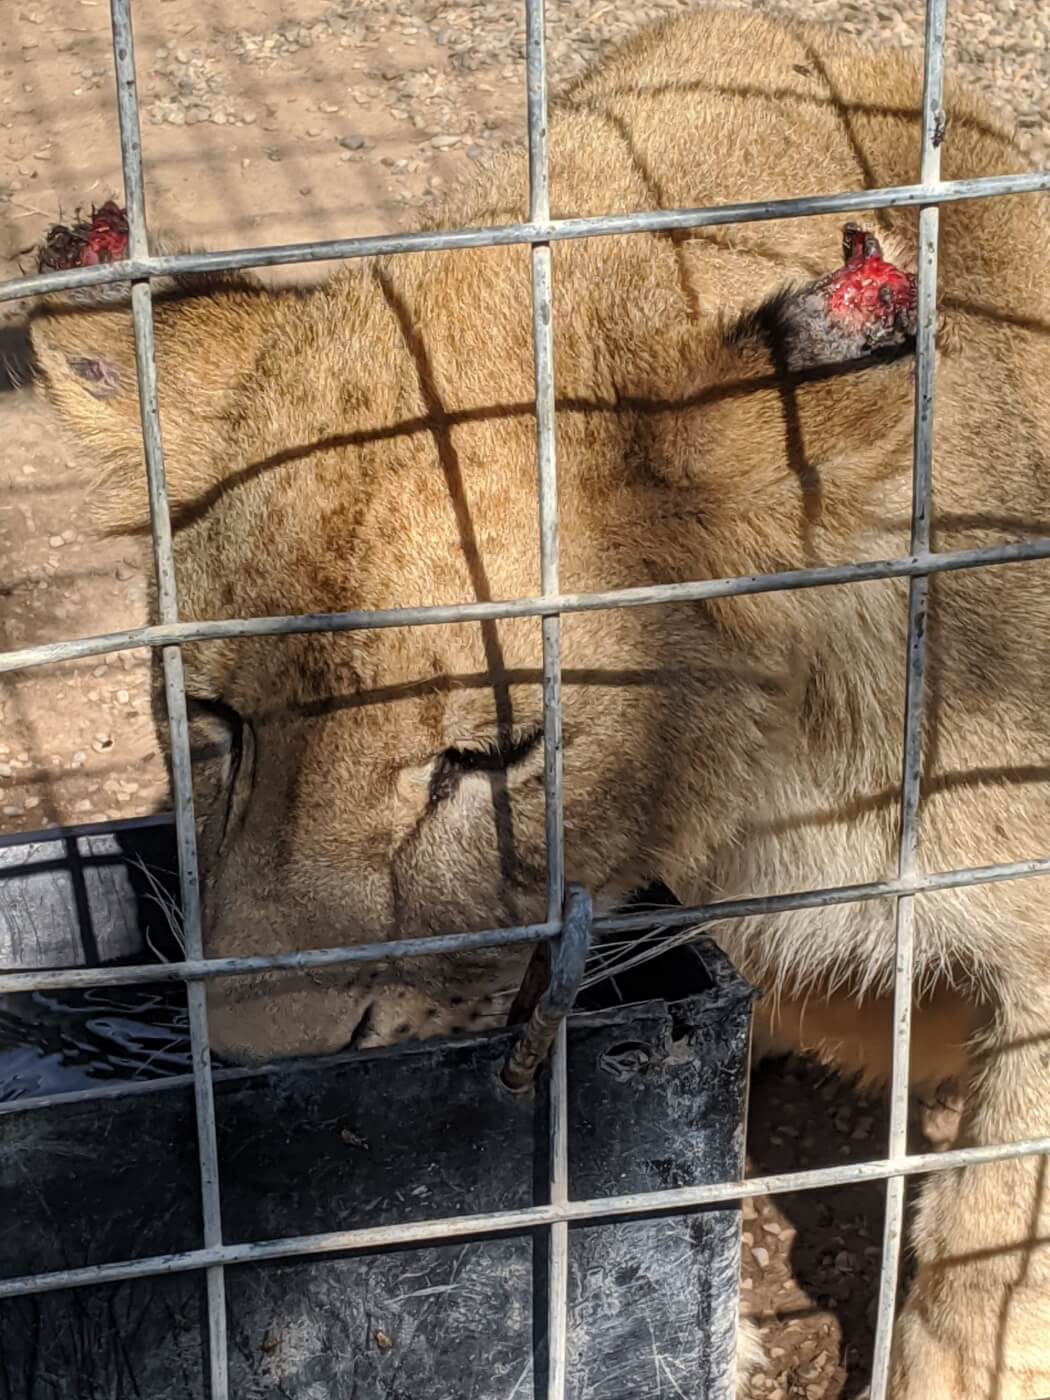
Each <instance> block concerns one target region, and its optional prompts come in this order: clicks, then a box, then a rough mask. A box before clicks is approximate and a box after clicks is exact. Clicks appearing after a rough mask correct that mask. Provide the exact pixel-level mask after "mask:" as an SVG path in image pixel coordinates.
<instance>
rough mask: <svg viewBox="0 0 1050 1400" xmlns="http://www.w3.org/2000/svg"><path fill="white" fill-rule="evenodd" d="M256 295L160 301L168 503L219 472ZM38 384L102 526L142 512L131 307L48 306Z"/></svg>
mask: <svg viewBox="0 0 1050 1400" xmlns="http://www.w3.org/2000/svg"><path fill="white" fill-rule="evenodd" d="M259 301H260V298H259V297H258V295H253V294H251V293H248V292H246V291H228V292H220V293H218V294H213V295H210V296H209V295H205V296H197V297H188V298H187V297H182V296H175V297H172V298H171V299H163V298H161V299H158V300H157V302H156V303H155V306H154V337H155V354H156V365H157V399H158V406H159V409H160V423H161V435H162V440H163V444H164V455H165V464H166V467H167V478H168V488H169V497H170V499H171V504H172V507H173V508H176V507H177V506H178V505H179V504H181V503H186V502H189V501H192V500H193V499H195V498H198V497H200V496H203V495H206V494H207V493H208V492H209V490H210V489H211V488H213V487H214V485H215V483H216V480H217V478H218V476H219V474H220V473H221V467H222V464H223V457H224V452H225V446H224V443H225V437H224V426H223V425H224V420H225V418H226V416H227V412H228V402H229V396H230V394H231V393H232V392H234V390H235V389H236V386H237V385H238V383H239V382H241V381H242V380H243V376H244V373H245V371H246V369H247V368H248V361H249V357H250V356H252V355H254V353H256V344H257V340H258V336H257V335H256V334H255V321H256V320H257V316H256V314H255V313H256V312H257V311H258V309H260V308H259V307H258V302H259ZM29 337H30V342H31V345H32V349H33V357H34V361H35V369H36V372H37V378H38V381H39V382H40V383H41V384H42V386H43V388H44V392H45V394H46V396H47V398H48V399H49V400H50V402H51V403H52V404H53V406H54V407H55V408H56V409H57V411H58V413H59V416H60V417H61V418H62V420H63V422H64V423H65V425H66V426H67V428H68V429H69V430H70V432H71V435H72V438H73V441H74V444H75V447H76V450H77V453H78V457H79V458H80V460H81V461H82V462H84V463H85V465H86V466H87V468H88V469H89V471H90V473H91V476H92V478H93V479H94V482H95V487H94V490H93V492H92V513H93V515H94V516H95V519H96V521H97V522H98V523H99V524H100V525H101V526H103V527H104V528H106V529H109V530H115V531H135V530H140V529H144V528H145V526H146V524H147V519H148V507H147V496H146V487H145V467H144V460H143V447H142V430H141V421H140V416H139V396H138V381H137V375H136V369H135V341H134V333H133V329H132V318H131V309H130V305H129V303H128V301H127V300H125V301H124V302H123V304H117V303H116V302H115V301H114V299H112V298H110V299H107V301H105V302H102V303H101V304H95V305H93V304H91V303H88V302H78V301H76V300H73V299H70V300H68V301H56V302H54V303H44V305H43V306H42V307H41V308H40V309H39V310H38V311H37V312H36V313H35V314H34V315H33V318H32V320H31V321H30V324H29Z"/></svg>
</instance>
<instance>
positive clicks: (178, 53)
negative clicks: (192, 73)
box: [175, 49, 190, 63]
mask: <svg viewBox="0 0 1050 1400" xmlns="http://www.w3.org/2000/svg"><path fill="white" fill-rule="evenodd" d="M189 61H190V56H189V54H188V53H187V52H186V50H185V49H176V50H175V62H176V63H189Z"/></svg>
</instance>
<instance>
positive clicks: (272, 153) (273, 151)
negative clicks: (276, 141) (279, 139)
mask: <svg viewBox="0 0 1050 1400" xmlns="http://www.w3.org/2000/svg"><path fill="white" fill-rule="evenodd" d="M266 159H267V160H284V156H283V155H282V154H281V152H280V151H279V150H278V149H277V147H276V146H271V147H270V149H269V150H268V151H267V152H266Z"/></svg>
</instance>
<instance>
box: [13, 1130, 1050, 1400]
mask: <svg viewBox="0 0 1050 1400" xmlns="http://www.w3.org/2000/svg"><path fill="white" fill-rule="evenodd" d="M1047 1154H1050V1137H1041V1138H1026V1139H1025V1140H1024V1141H1023V1142H1011V1143H1004V1144H1002V1145H1001V1146H996V1147H960V1148H954V1149H952V1150H951V1151H948V1152H923V1153H914V1154H912V1155H910V1156H906V1157H896V1158H889V1157H888V1158H884V1159H882V1160H879V1161H874V1162H851V1163H845V1164H843V1165H842V1166H838V1167H811V1168H808V1169H807V1170H805V1171H799V1172H783V1173H779V1174H777V1175H771V1176H752V1177H747V1178H745V1179H743V1180H740V1181H720V1182H715V1183H713V1184H711V1185H703V1186H675V1187H664V1188H662V1189H660V1190H657V1191H645V1192H638V1193H635V1194H628V1195H623V1196H592V1197H589V1198H588V1199H586V1200H582V1201H564V1202H562V1203H561V1204H554V1203H552V1204H550V1205H542V1206H522V1207H520V1208H519V1209H517V1210H504V1211H493V1212H491V1213H490V1214H484V1215H481V1214H477V1215H452V1216H445V1217H442V1218H441V1219H439V1220H420V1221H415V1222H408V1223H406V1224H404V1225H377V1226H373V1227H370V1228H365V1229H360V1230H339V1231H330V1232H327V1233H324V1234H317V1235H300V1236H295V1237H292V1236H289V1237H288V1238H285V1239H279V1240H263V1241H260V1242H258V1243H253V1244H227V1245H223V1246H222V1247H221V1248H214V1249H195V1250H187V1251H185V1252H183V1253H177V1254H156V1255H151V1256H149V1257H148V1258H144V1259H133V1260H124V1261H121V1262H119V1263H115V1264H93V1265H87V1266H86V1267H83V1268H76V1269H59V1270H55V1271H54V1272H51V1273H43V1274H27V1275H25V1276H24V1277H21V1278H7V1279H0V1299H2V1298H16V1297H22V1296H24V1295H26V1294H34V1293H52V1292H55V1291H56V1290H57V1289H61V1288H87V1287H90V1286H92V1285H94V1284H101V1283H118V1282H120V1281H121V1280H124V1279H133V1278H154V1277H159V1276H160V1275H163V1274H180V1273H187V1272H190V1271H192V1270H195V1269H203V1268H208V1267H211V1266H212V1265H216V1264H224V1265H236V1264H262V1263H266V1262H268V1261H272V1260H277V1259H290V1258H293V1257H300V1258H309V1257H311V1256H317V1255H323V1254H337V1253H338V1254H343V1253H345V1254H354V1253H360V1252H361V1251H363V1250H378V1249H393V1248H396V1247H399V1246H401V1245H415V1244H428V1243H431V1242H432V1241H438V1242H442V1243H443V1242H445V1241H447V1240H454V1239H480V1238H484V1237H485V1236H487V1235H492V1234H497V1233H502V1234H508V1233H509V1234H522V1233H524V1232H526V1231H531V1230H535V1229H537V1228H541V1229H542V1228H546V1227H549V1226H550V1225H552V1224H554V1223H555V1222H557V1221H565V1222H567V1223H568V1224H569V1225H570V1226H571V1225H573V1224H584V1223H586V1222H587V1221H591V1220H603V1221H604V1220H629V1219H636V1218H638V1217H652V1216H659V1215H675V1214H680V1213H682V1212H683V1211H690V1210H699V1209H702V1208H705V1207H709V1206H719V1205H721V1206H729V1205H734V1204H736V1203H737V1202H739V1201H741V1200H745V1199H750V1198H753V1197H755V1196H780V1195H784V1194H786V1193H788V1192H792V1191H814V1190H820V1189H824V1188H829V1189H830V1188H833V1187H836V1186H856V1185H858V1184H861V1183H864V1182H871V1181H888V1180H889V1179H891V1178H892V1177H896V1176H902V1177H903V1176H922V1175H924V1174H925V1173H927V1172H940V1171H947V1170H951V1169H953V1168H960V1167H974V1166H986V1165H988V1164H989V1163H992V1162H1007V1161H1016V1160H1017V1159H1018V1158H1021V1157H1036V1156H1043V1155H1047ZM960 1400H962V1397H960Z"/></svg>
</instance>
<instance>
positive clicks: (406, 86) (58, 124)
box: [0, 0, 1050, 1400]
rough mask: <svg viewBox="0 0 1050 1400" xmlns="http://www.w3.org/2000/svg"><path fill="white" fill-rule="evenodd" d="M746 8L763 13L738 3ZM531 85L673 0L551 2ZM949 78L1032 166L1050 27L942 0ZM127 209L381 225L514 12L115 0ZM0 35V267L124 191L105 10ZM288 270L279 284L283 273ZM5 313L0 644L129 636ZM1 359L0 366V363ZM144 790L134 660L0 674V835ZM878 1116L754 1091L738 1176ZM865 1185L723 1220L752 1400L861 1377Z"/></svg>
mask: <svg viewBox="0 0 1050 1400" xmlns="http://www.w3.org/2000/svg"><path fill="white" fill-rule="evenodd" d="M743 7H745V8H756V9H773V8H777V7H776V6H775V5H763V4H762V0H753V3H752V4H748V3H746V0H745V3H744V5H743ZM549 8H550V14H549V21H548V32H549V62H550V70H551V77H552V81H553V83H554V84H557V83H558V82H559V81H560V80H563V79H565V78H566V77H568V76H570V75H572V74H574V73H576V72H578V71H579V69H580V68H581V67H582V66H584V65H585V64H586V63H587V62H588V61H589V60H590V59H591V58H592V57H593V56H594V55H595V54H597V53H598V52H600V51H601V50H602V48H603V47H604V46H605V45H607V44H608V43H609V41H610V40H613V39H616V38H619V37H621V36H622V35H623V34H625V33H627V32H628V31H629V30H631V29H633V28H634V27H636V26H637V25H638V24H640V23H642V22H643V21H645V20H647V19H650V18H655V17H657V16H661V15H667V14H671V13H675V12H678V11H680V10H682V9H684V8H687V6H686V5H685V3H679V0H650V3H647V4H644V5H641V6H629V7H624V6H614V5H612V4H611V3H606V2H604V0H559V3H557V4H551V5H550V7H549ZM780 8H783V9H786V10H789V11H790V12H791V13H793V14H796V15H799V14H804V15H808V16H810V17H813V18H818V19H824V20H829V21H832V22H834V23H836V24H837V25H838V26H839V27H841V28H842V29H845V30H849V31H851V32H854V33H858V34H863V35H866V36H869V37H871V38H873V39H877V40H880V41H882V42H889V43H895V44H911V43H915V42H917V41H918V39H919V37H920V35H921V28H922V13H921V12H922V5H921V0H895V3H893V4H887V3H875V0H798V2H797V3H785V4H784V5H782V6H781V7H780ZM950 10H951V16H950V28H949V34H950V43H949V62H950V64H952V65H953V66H956V67H957V68H959V69H961V71H962V73H963V76H964V77H965V78H966V80H967V81H968V82H969V83H971V84H972V85H974V86H977V87H980V88H982V89H983V90H985V91H987V92H988V93H989V94H990V95H991V96H992V97H993V99H994V100H995V101H996V102H997V103H998V104H999V105H1000V106H1003V107H1004V108H1006V109H1008V110H1010V111H1011V112H1012V113H1013V115H1014V116H1015V118H1016V120H1017V122H1018V124H1019V127H1020V130H1021V133H1022V139H1023V140H1024V141H1026V142H1027V144H1028V146H1029V147H1030V149H1031V150H1032V152H1033V155H1034V156H1035V157H1036V158H1043V159H1046V158H1047V156H1048V152H1050V135H1048V133H1050V84H1048V81H1047V79H1048V77H1050V54H1048V37H1047V34H1048V30H1050V11H1048V10H1046V8H1045V7H1044V6H1043V5H1042V0H988V3H979V0H957V3H954V4H953V5H952V6H951V7H950ZM134 11H135V23H136V41H137V48H138V58H139V81H140V95H141V106H142V121H143V146H144V155H145V164H146V178H147V194H148V207H149V214H150V219H151V222H152V223H153V225H154V226H158V227H164V228H166V229H169V230H171V231H172V232H174V233H176V234H177V235H178V236H180V237H181V238H183V239H185V240H189V241H190V242H192V243H194V244H196V245H198V246H204V247H209V248H223V247H232V246H237V245H242V244H258V243H284V242H289V241H293V240H298V239H311V238H331V237H336V236H346V235H353V234H365V233H377V232H381V231H389V230H393V229H400V228H406V227H409V226H411V224H412V221H413V218H414V216H415V212H416V211H417V210H418V209H419V208H420V207H421V206H424V205H425V204H426V203H427V202H428V201H430V200H432V199H434V197H435V196H436V195H438V194H439V193H440V191H441V190H442V189H443V188H444V187H445V186H447V185H448V184H449V183H450V182H451V181H453V180H455V179H456V178H457V176H459V175H460V174H461V173H462V172H464V171H466V170H467V169H469V168H470V167H471V165H472V163H474V162H477V161H484V159H485V158H486V155H487V154H488V153H489V152H491V151H493V150H495V149H497V148H498V147H499V146H500V145H502V144H503V143H506V142H512V141H518V140H520V139H522V137H523V130H524V71H523V24H524V20H523V7H522V6H521V5H519V4H517V3H511V2H510V0H343V3H337V4H333V3H330V0H299V3H298V4H296V5H295V6H294V15H293V17H286V14H287V13H288V7H285V6H282V5H281V4H280V3H279V0H243V2H242V3H240V4H238V5H236V6H234V5H232V4H227V3H223V0H137V3H136V4H135V6H134ZM4 18H5V23H4V25H3V26H2V31H0V277H8V276H13V275H16V274H17V273H18V272H19V271H20V270H21V271H30V270H33V257H32V252H33V248H34V245H35V244H36V242H37V241H38V239H39V238H40V237H41V235H42V234H43V233H44V232H45V230H46V228H47V227H48V225H49V224H50V223H51V222H52V221H54V220H56V219H58V218H59V217H60V216H68V215H69V214H71V213H72V212H73V210H74V208H75V207H76V206H77V205H78V204H84V205H88V204H90V203H91V202H92V201H95V202H98V203H101V202H102V200H103V199H104V198H105V197H106V196H107V195H109V194H110V193H113V192H119V190H120V178H119V149H118V141H117V126H116V117H115V108H114V100H113V85H112V78H111V58H110V50H109V30H108V6H107V5H106V4H105V3H104V0H32V3H28V4H20V3H18V0H9V3H8V5H7V7H6V11H5V17H4ZM319 271H320V269H315V270H313V271H312V272H303V271H297V270H293V271H285V272H282V273H278V274H274V276H275V277H292V278H298V279H303V278H304V277H307V276H315V275H318V273H319ZM19 314H20V308H19V307H18V306H17V305H14V304H9V305H7V306H3V305H0V444H2V448H0V645H2V646H3V647H4V648H9V647H17V646H20V645H24V644H27V643H30V642H37V641H43V640H47V639H57V638H61V637H64V636H70V635H75V634H80V633H87V632H101V631H109V630H112V629H116V628H120V627H124V626H130V625H135V624H137V623H139V622H141V621H143V620H144V615H145V586H146V578H147V571H148V568H149V559H148V554H147V552H146V550H145V548H144V547H143V546H142V545H140V544H137V543H134V542H131V541H127V540H116V541H111V542H108V543H100V542H99V541H98V540H96V539H94V538H93V537H92V536H91V535H90V533H89V532H88V529H87V527H86V525H85V521H84V504H85V492H86V486H85V481H84V478H83V476H82V475H81V474H80V473H79V472H78V470H77V468H78V465H79V464H78V463H76V462H75V461H73V460H71V458H70V456H69V454H68V451H67V448H66V446H65V445H64V444H63V443H62V442H61V440H60V439H59V437H58V435H57V433H56V425H55V423H54V422H53V421H52V419H51V417H50V416H49V414H48V413H47V411H46V410H45V408H44V407H43V406H42V405H41V403H40V402H39V401H38V400H37V399H36V398H35V397H34V395H33V394H32V392H31V390H30V389H29V388H28V387H26V386H25V384H24V383H22V382H21V381H22V379H23V373H22V371H23V368H24V366H23V363H22V347H21V342H20V336H19V334H18V330H17V322H18V317H19ZM5 367H6V370H5ZM165 798H166V779H165V775H164V771H163V767H162V764H161V762H160V760H159V757H158V753H157V748H156V743H155V740H154V737H153V732H152V727H151V721H150V716H149V705H148V673H147V666H146V660H145V657H144V656H143V655H142V654H140V653H125V654H121V655H119V656H113V657H107V658H104V659H103V660H102V661H86V662H83V663H75V664H72V665H68V666H65V667H62V668H58V667H52V668H48V669H41V670H36V671H31V672H28V673H26V674H25V675H24V676H19V677H14V678H11V677H6V678H0V832H10V831H18V830H31V829H35V828H38V827H42V826H47V825H51V824H54V823H58V822H84V821H96V820H103V819H107V818H112V817H117V816H128V815H133V814H137V813H144V812H148V811H151V810H155V809H156V808H157V806H158V805H163V804H164V802H165ZM884 1134H885V1121H884V1118H883V1114H882V1111H881V1109H880V1108H879V1107H877V1106H872V1105H869V1104H866V1103H864V1102H862V1101H860V1100H858V1099H857V1098H856V1097H855V1096H854V1095H852V1094H851V1093H850V1092H849V1091H848V1090H847V1089H846V1088H845V1087H844V1086H842V1085H841V1084H839V1083H838V1082H837V1081H835V1080H830V1079H829V1080H825V1079H822V1078H821V1077H820V1076H819V1075H818V1074H817V1073H816V1071H814V1070H812V1069H810V1068H808V1067H805V1066H803V1067H798V1068H795V1069H788V1070H785V1069H784V1068H783V1067H774V1068H773V1069H771V1070H769V1071H768V1072H763V1073H762V1074H760V1075H759V1076H758V1077H757V1079H756V1081H755V1084H754V1087H753V1098H752V1107H751V1127H750V1133H749V1139H750V1145H751V1156H752V1169H753V1170H754V1171H756V1172H761V1173H764V1172H766V1171H781V1170H790V1169H794V1168H798V1167H806V1166H817V1165H824V1164H829V1163H832V1162H845V1161H847V1160H850V1159H862V1158H864V1157H868V1156H872V1155H878V1154H881V1152H882V1151H883V1148H884ZM881 1198H882V1192H881V1190H880V1189H879V1188H877V1187H863V1188H855V1189H850V1190H842V1191H839V1192H837V1193H836V1194H835V1195H834V1196H829V1195H828V1194H827V1193H819V1195H818V1194H813V1195H800V1196H798V1197H796V1198H790V1199H785V1198H781V1199H780V1200H779V1201H778V1204H777V1205H776V1206H774V1205H773V1204H772V1203H770V1202H767V1201H760V1202H758V1203H757V1206H756V1207H754V1210H753V1213H752V1209H751V1208H750V1207H749V1209H748V1212H747V1213H748V1219H747V1221H746V1222H745V1231H746V1233H745V1235H744V1243H745V1249H744V1256H745V1279H744V1285H745V1292H746V1295H747V1298H748V1300H749V1306H750V1308H751V1310H752V1312H753V1313H754V1315H755V1316H756V1317H758V1318H760V1319H761V1320H762V1322H763V1326H764V1331H765V1337H766V1342H767V1347H768V1348H769V1358H770V1359H769V1365H768V1367H767V1369H766V1371H765V1372H764V1373H763V1374H762V1375H760V1376H759V1377H758V1378H757V1380H756V1382H755V1387H754V1394H755V1395H757V1396H761V1397H764V1398H765V1400H789V1398H790V1400H802V1398H803V1397H804V1400H834V1398H835V1397H842V1398H843V1400H848V1398H849V1397H855V1396H858V1395H859V1394H860V1392H861V1391H862V1389H863V1386H864V1384H865V1379H866V1371H867V1367H868V1365H869V1363H870V1353H871V1319H872V1306H873V1297H874V1285H875V1278H876V1274H877V1261H878V1255H879V1246H880V1238H881V1226H880V1214H881Z"/></svg>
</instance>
